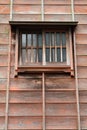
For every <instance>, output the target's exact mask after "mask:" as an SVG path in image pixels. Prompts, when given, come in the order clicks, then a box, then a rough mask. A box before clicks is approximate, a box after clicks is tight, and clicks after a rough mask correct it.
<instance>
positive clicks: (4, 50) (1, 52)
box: [0, 44, 8, 55]
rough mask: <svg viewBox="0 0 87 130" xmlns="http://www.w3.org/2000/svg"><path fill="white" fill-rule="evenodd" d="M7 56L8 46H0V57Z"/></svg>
mask: <svg viewBox="0 0 87 130" xmlns="http://www.w3.org/2000/svg"><path fill="white" fill-rule="evenodd" d="M7 54H8V45H5V44H1V45H0V55H7Z"/></svg>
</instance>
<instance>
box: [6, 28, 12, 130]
mask: <svg viewBox="0 0 87 130" xmlns="http://www.w3.org/2000/svg"><path fill="white" fill-rule="evenodd" d="M9 30H10V31H9V51H8V70H7V73H8V75H7V86H6V112H5V130H8V110H9V86H10V66H11V27H10V29H9Z"/></svg>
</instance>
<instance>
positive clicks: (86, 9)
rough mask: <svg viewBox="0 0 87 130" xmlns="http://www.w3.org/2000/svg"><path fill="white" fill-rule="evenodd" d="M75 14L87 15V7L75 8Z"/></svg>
mask: <svg viewBox="0 0 87 130" xmlns="http://www.w3.org/2000/svg"><path fill="white" fill-rule="evenodd" d="M75 13H76V14H87V6H86V5H84V6H77V5H76V6H75Z"/></svg>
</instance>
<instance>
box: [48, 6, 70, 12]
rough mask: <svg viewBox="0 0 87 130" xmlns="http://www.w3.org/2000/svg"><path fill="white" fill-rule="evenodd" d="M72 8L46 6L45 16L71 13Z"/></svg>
mask: <svg viewBox="0 0 87 130" xmlns="http://www.w3.org/2000/svg"><path fill="white" fill-rule="evenodd" d="M70 12H71V8H70V6H56V5H55V6H48V5H45V14H61V13H70Z"/></svg>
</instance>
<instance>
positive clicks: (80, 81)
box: [78, 79, 87, 90]
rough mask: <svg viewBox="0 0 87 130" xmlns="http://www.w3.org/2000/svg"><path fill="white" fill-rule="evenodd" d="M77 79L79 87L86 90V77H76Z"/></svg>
mask: <svg viewBox="0 0 87 130" xmlns="http://www.w3.org/2000/svg"><path fill="white" fill-rule="evenodd" d="M78 81H79V89H80V90H87V79H78Z"/></svg>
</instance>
